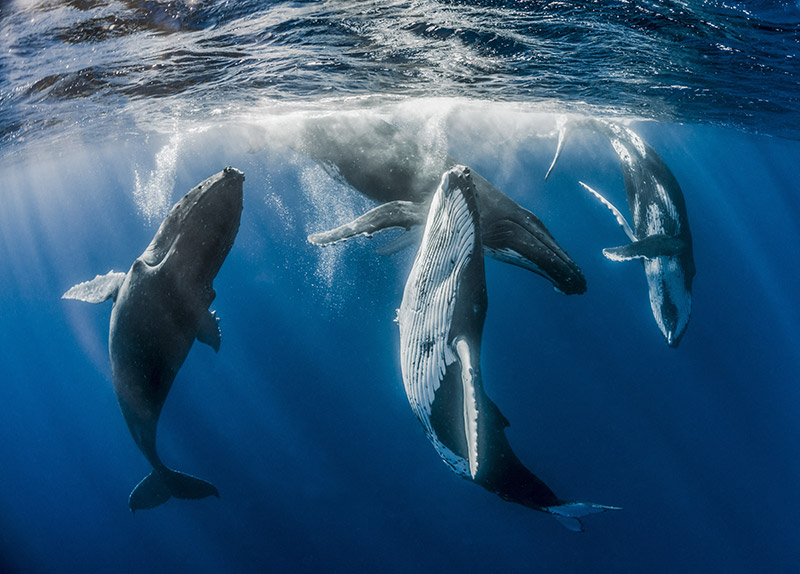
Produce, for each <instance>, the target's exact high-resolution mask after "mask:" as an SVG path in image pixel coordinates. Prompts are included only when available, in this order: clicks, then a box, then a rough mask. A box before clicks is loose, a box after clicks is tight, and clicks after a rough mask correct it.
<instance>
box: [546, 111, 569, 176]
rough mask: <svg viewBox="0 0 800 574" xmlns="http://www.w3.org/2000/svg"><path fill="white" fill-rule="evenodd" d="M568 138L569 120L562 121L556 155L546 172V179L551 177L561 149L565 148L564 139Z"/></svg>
mask: <svg viewBox="0 0 800 574" xmlns="http://www.w3.org/2000/svg"><path fill="white" fill-rule="evenodd" d="M566 138H567V122H562V124H561V125H560V126H559V128H558V145H556V155H555V156H553V161H552V162H550V167H549V168H547V173H546V174H544V180H545V181H547V178H549V177H550V172H552V171H553V168H554V167H555V166H556V162H557V161H558V158H559V157H560V156H561V150H562V149H564V140H565V139H566Z"/></svg>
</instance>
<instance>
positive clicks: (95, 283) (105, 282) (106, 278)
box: [61, 271, 126, 303]
mask: <svg viewBox="0 0 800 574" xmlns="http://www.w3.org/2000/svg"><path fill="white" fill-rule="evenodd" d="M125 276H126V274H125V273H119V272H116V271H109V272H108V273H106V274H105V275H98V276H97V277H95V278H94V279H92V280H91V281H84V282H83V283H78V284H77V285H74V286H73V287H71V288H70V289H69V290H68V291H67V292H66V293H64V294H63V295H62V296H61V298H62V299H76V300H78V301H85V302H86V303H102V302H103V301H107V300H109V299H116V298H117V293H118V292H119V288H120V287H121V286H122V282H123V281H125Z"/></svg>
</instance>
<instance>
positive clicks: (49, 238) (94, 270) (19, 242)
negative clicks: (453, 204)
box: [0, 0, 800, 573]
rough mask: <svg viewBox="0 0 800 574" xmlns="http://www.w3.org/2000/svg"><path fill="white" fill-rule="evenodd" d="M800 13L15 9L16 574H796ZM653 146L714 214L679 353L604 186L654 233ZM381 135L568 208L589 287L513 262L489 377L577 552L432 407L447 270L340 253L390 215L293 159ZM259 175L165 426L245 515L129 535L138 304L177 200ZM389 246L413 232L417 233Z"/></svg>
mask: <svg viewBox="0 0 800 574" xmlns="http://www.w3.org/2000/svg"><path fill="white" fill-rule="evenodd" d="M799 32H800V7H798V4H797V3H796V2H725V3H723V2H711V1H706V2H696V1H690V2H654V1H653V2H616V1H609V0H604V1H599V2H587V3H578V2H571V1H562V2H543V1H530V2H528V1H523V2H511V1H507V2H488V1H482V2H479V1H474V2H466V1H455V0H452V1H439V2H435V1H432V0H421V1H418V2H412V3H406V2H379V3H376V2H272V3H263V2H236V3H234V2H224V1H205V2H204V1H198V2H190V1H186V2H179V1H171V2H157V1H147V2H145V1H133V0H124V1H122V0H120V1H111V0H109V1H98V2H92V1H87V0H69V1H56V0H41V1H27V2H25V1H16V2H10V3H4V4H3V6H2V8H0V48H1V49H0V82H1V83H0V144H1V145H2V147H0V181H2V182H3V184H2V188H0V189H1V191H0V194H1V195H0V197H2V204H0V205H1V206H2V207H0V301H2V302H3V311H4V321H3V327H2V328H0V359H2V363H1V364H2V368H3V376H2V379H0V381H2V382H1V383H0V461H2V462H1V463H0V571H2V572H15V573H16V572H25V573H27V572H108V571H114V572H140V571H145V570H146V571H150V572H174V571H188V570H192V571H197V572H258V571H275V572H353V571H367V572H370V571H386V572H407V571H409V570H415V571H420V572H434V571H438V572H451V571H452V572H455V571H464V570H471V571H475V572H593V573H595V572H615V573H616V572H630V573H638V572H665V573H672V572H707V571H712V570H713V571H727V572H742V573H752V572H770V573H772V572H796V571H797V569H798V567H800V547H798V544H797V541H798V539H800V527H798V520H797V514H798V512H800V493H798V486H797V485H798V484H800V456H799V455H798V452H797V451H798V449H797V443H798V440H797V438H798V436H800V417H798V416H797V414H798V411H800V387H798V383H799V381H798V375H797V373H798V372H800V369H799V367H800V350H799V349H800V308H799V307H798V304H797V293H798V288H800V271H798V266H797V265H796V263H795V253H794V246H795V245H798V240H800V226H799V225H798V223H797V222H798V220H800V199H798V193H797V192H798V183H797V176H796V172H797V162H798V158H800V107H799V106H798V97H799V95H800V81H799V79H800V65H798V56H799V55H800V50H798V46H799V43H800V33H799ZM565 114H569V115H576V114H579V115H599V116H603V117H611V118H614V119H616V120H617V121H620V122H625V123H626V124H628V125H630V127H631V128H632V129H634V130H635V131H636V132H637V133H638V134H640V135H641V136H642V137H643V138H644V139H645V140H646V141H647V142H648V143H649V144H650V145H651V146H653V148H654V149H655V150H657V151H658V153H659V154H660V155H661V157H662V158H663V159H664V160H665V162H666V163H667V165H668V166H669V167H670V168H671V170H672V171H673V172H674V174H675V177H676V178H677V180H678V182H679V183H680V185H681V188H682V190H683V193H684V196H685V198H686V203H687V208H688V212H689V218H690V221H691V229H692V235H693V241H694V258H695V262H696V266H697V276H696V278H695V281H694V289H693V313H692V319H691V322H690V324H689V327H688V330H687V332H686V335H685V336H684V338H683V340H682V341H681V344H680V346H679V347H678V348H677V349H670V348H668V347H667V346H666V344H665V343H664V340H663V337H662V335H661V333H660V332H659V330H658V328H657V326H656V325H655V322H654V320H653V316H652V313H651V310H650V305H649V302H648V299H647V287H646V282H645V278H644V274H643V273H642V270H641V265H639V264H638V263H636V262H631V263H617V262H612V261H609V260H607V259H606V258H604V257H603V255H602V249H603V248H604V247H610V246H616V245H622V244H623V243H624V242H625V241H626V238H625V236H624V234H623V233H622V232H621V231H620V229H619V227H618V226H617V225H616V223H615V222H614V220H613V219H612V217H610V215H609V213H608V212H607V210H606V209H605V207H603V206H602V205H601V204H600V203H599V202H597V201H596V200H595V199H594V198H592V197H591V196H590V195H588V194H587V193H586V192H585V191H584V190H583V189H582V188H581V187H580V186H579V185H578V181H579V180H580V181H584V182H586V183H588V184H590V185H591V186H592V187H594V188H596V189H598V190H602V191H603V192H604V193H605V195H606V196H607V197H608V198H609V199H611V200H612V201H614V202H615V203H617V204H618V205H620V206H623V205H624V203H625V195H624V188H623V182H622V175H621V172H620V169H619V165H618V161H617V157H616V155H615V154H614V152H613V149H612V148H611V146H610V145H609V143H608V141H607V140H605V139H604V138H603V137H601V136H599V135H596V134H592V133H590V132H585V133H583V132H581V133H576V134H575V136H574V138H573V139H571V140H570V142H568V144H567V145H566V146H565V148H564V152H563V155H562V157H561V159H560V160H559V166H558V169H556V171H555V172H554V173H553V175H552V176H551V177H550V179H549V180H548V181H547V182H545V180H544V174H545V172H546V171H547V168H548V166H549V164H550V161H551V160H552V158H553V154H554V152H555V148H556V142H557V128H558V125H559V122H560V121H561V120H562V118H563V116H564V115H565ZM330 115H332V116H343V117H344V116H347V117H363V116H366V117H371V118H377V119H381V120H384V121H387V122H389V123H391V124H393V125H395V126H398V127H399V128H401V129H402V130H404V132H407V133H412V134H414V135H415V137H417V138H418V139H419V140H420V141H421V142H424V143H426V144H432V145H435V146H438V147H439V148H442V149H446V150H447V151H448V153H450V154H451V155H452V156H453V157H454V158H456V159H458V160H459V161H460V162H462V163H465V164H467V165H469V166H470V167H471V168H473V169H474V170H475V171H476V172H478V173H480V174H481V175H483V176H484V177H485V178H486V179H488V180H489V181H491V182H492V183H493V184H494V185H495V186H497V187H498V188H499V189H501V190H502V191H503V192H504V193H506V194H508V195H509V196H510V197H512V198H513V199H515V200H516V201H517V202H518V203H520V204H521V205H523V206H525V207H526V208H528V209H530V210H531V211H533V212H534V213H536V214H537V215H538V216H539V217H540V218H541V219H542V221H543V222H544V223H545V224H546V225H547V227H548V229H549V230H550V232H551V233H552V234H553V236H554V237H555V238H556V239H557V240H558V242H559V243H560V244H561V245H562V246H563V247H564V248H565V249H566V250H567V252H568V253H569V254H570V256H571V257H572V258H573V259H574V260H575V261H576V262H577V263H578V264H579V265H580V266H581V269H582V271H583V273H584V274H585V276H586V278H587V284H588V289H587V291H586V293H584V294H582V295H571V296H565V295H562V294H560V293H557V292H555V291H554V290H553V288H552V286H551V285H550V284H549V283H548V282H546V281H544V280H543V279H542V278H540V277H538V276H536V275H535V274H533V273H530V272H528V271H525V270H523V269H520V268H516V267H512V266H509V265H506V264H503V263H500V262H497V261H494V260H490V259H487V261H486V282H487V290H488V295H489V309H488V314H487V319H486V326H485V329H484V333H483V351H482V364H481V368H482V372H483V380H484V384H485V387H486V391H487V393H488V394H489V395H490V396H491V398H492V400H493V401H494V402H495V403H497V405H498V406H499V407H500V409H501V410H502V412H503V414H504V415H505V416H506V418H508V420H509V421H510V422H511V426H510V427H509V429H508V430H507V435H508V438H509V442H510V443H511V445H512V447H513V448H514V450H515V452H516V453H517V455H518V456H519V458H520V459H521V460H522V461H523V462H524V463H525V464H526V465H527V466H528V467H529V468H530V469H531V470H532V471H533V472H535V473H536V474H537V475H538V476H539V477H540V478H542V479H543V480H544V481H545V482H546V483H547V484H548V485H549V486H550V487H551V488H553V490H555V491H556V493H557V494H558V495H559V496H561V497H563V498H565V499H570V500H572V499H574V500H586V501H592V502H597V503H602V504H609V505H615V506H620V507H622V508H623V510H622V511H619V512H609V513H604V514H600V515H597V516H590V517H588V518H586V519H585V521H584V522H585V527H586V531H585V532H583V533H580V534H576V533H573V532H569V531H567V530H566V529H564V528H562V527H561V526H560V525H559V524H558V523H557V522H556V521H555V520H553V519H552V518H550V517H548V516H546V515H545V514H542V513H538V512H534V511H532V510H530V509H527V508H524V507H522V506H519V505H514V504H509V503H506V502H503V501H502V500H500V499H499V498H498V497H497V496H494V495H493V494H491V493H488V492H486V491H485V490H483V489H482V488H479V487H478V486H476V485H473V484H470V483H469V482H467V481H465V480H462V479H460V478H459V477H457V476H456V475H455V474H453V473H452V472H451V471H450V470H449V469H448V468H447V467H446V466H445V465H444V464H443V463H442V462H441V460H440V458H439V456H438V455H437V454H436V452H435V450H434V449H433V448H432V446H431V444H430V443H429V441H428V440H427V438H426V437H425V435H424V433H423V432H421V430H422V429H421V427H420V425H419V423H418V422H417V421H416V420H415V418H414V415H413V413H412V411H411V409H410V408H409V405H408V400H407V398H406V395H405V392H404V389H403V382H402V379H401V375H400V363H399V349H398V345H399V335H398V329H397V325H396V323H395V322H394V319H395V313H396V309H397V308H398V307H399V304H400V300H401V298H402V294H403V287H404V284H405V280H406V278H407V276H408V273H409V269H410V267H411V264H412V261H413V257H414V249H413V248H411V249H407V250H405V251H401V252H399V253H396V254H394V255H390V256H380V255H377V254H375V252H374V249H375V247H376V246H377V245H381V244H383V243H385V241H386V240H385V239H383V238H380V237H377V236H376V237H375V238H373V239H366V238H359V239H354V240H351V241H349V242H346V243H342V244H337V245H333V246H330V247H326V248H320V247H316V246H314V245H312V244H310V243H309V242H308V241H307V239H306V237H307V235H308V234H309V233H312V232H316V231H320V230H324V229H328V228H331V227H334V226H336V225H339V224H341V223H344V222H346V221H349V220H350V219H353V218H354V217H356V216H358V215H360V214H361V213H363V212H364V211H366V210H367V209H369V208H370V207H372V206H373V205H374V204H373V203H372V202H371V201H370V200H368V199H366V198H365V197H363V196H362V195H360V194H358V193H357V192H356V191H354V190H353V189H352V188H350V187H348V186H347V185H346V184H344V183H343V182H341V181H339V180H337V179H336V178H334V177H331V175H330V174H329V173H328V172H327V171H326V170H325V169H323V168H322V167H321V166H320V165H319V164H317V163H316V162H315V161H314V160H313V159H311V158H309V157H307V156H305V155H303V154H302V153H298V152H297V151H294V150H293V149H291V148H289V147H286V146H284V145H282V144H281V143H279V142H281V141H284V140H285V139H286V136H287V134H293V133H296V132H297V131H298V130H300V129H301V128H302V127H303V126H304V125H306V124H307V122H309V121H313V120H314V119H315V118H319V117H323V116H330ZM226 165H233V166H235V167H237V168H238V169H240V170H242V171H243V172H244V173H245V176H246V181H245V184H244V193H245V206H244V211H243V214H242V223H241V228H240V231H239V234H238V237H237V238H236V242H235V244H234V246H233V249H232V250H231V252H230V254H229V256H228V258H227V260H226V261H225V263H224V265H223V266H222V269H221V271H220V273H219V275H218V276H217V278H216V280H215V283H214V285H215V289H216V291H217V297H216V300H215V301H214V304H213V306H212V308H213V309H216V311H217V312H218V314H219V316H220V317H221V330H222V337H223V339H222V346H221V349H220V352H219V353H218V354H215V353H214V352H213V351H212V350H211V349H210V348H209V347H207V346H205V345H200V344H196V345H195V346H194V347H193V349H192V351H191V352H190V354H189V356H188V358H187V360H186V362H185V364H184V365H183V367H182V369H181V371H180V372H179V374H178V376H177V379H176V381H175V385H174V387H173V388H172V390H171V392H170V395H169V397H168V399H167V402H166V405H165V408H164V411H163V413H162V416H161V420H160V424H159V435H158V437H159V441H158V446H159V452H160V453H161V455H162V458H163V459H164V460H165V462H167V464H168V465H169V466H170V467H173V468H176V469H179V470H182V471H185V472H190V473H192V474H195V475H198V476H200V477H202V478H204V479H206V480H209V481H211V482H213V483H214V484H215V485H216V486H217V487H218V488H219V491H220V499H219V500H217V499H214V498H211V499H204V500H199V501H187V500H170V501H169V502H167V503H166V504H164V505H163V506H160V507H158V508H155V509H152V510H145V511H138V512H137V513H136V514H135V515H131V513H130V511H129V510H128V506H127V497H128V494H129V492H130V490H131V489H132V488H133V487H134V486H135V485H136V483H137V482H138V481H139V480H140V479H141V478H142V477H143V476H145V474H147V472H149V470H150V468H149V465H148V464H147V462H146V461H145V459H144V458H143V457H142V455H141V453H140V452H139V451H138V449H137V448H136V445H135V444H134V442H133V441H132V439H131V436H130V433H129V431H128V428H127V426H126V425H125V422H124V420H123V418H122V416H121V414H120V411H119V407H118V405H117V400H116V397H115V395H114V392H113V388H112V385H111V374H110V367H109V360H108V343H107V341H108V328H109V314H110V307H111V305H110V303H105V304H102V305H87V304H84V303H79V302H75V301H64V300H62V299H60V297H61V294H62V293H64V291H66V290H67V289H68V288H69V287H70V286H72V285H74V284H76V283H78V282H80V281H84V280H87V279H91V278H92V277H94V276H95V275H97V274H101V273H105V272H107V271H108V270H109V269H115V270H118V271H125V270H127V268H128V267H129V266H130V264H131V262H132V261H133V259H134V258H136V257H137V256H138V255H139V254H140V253H141V252H142V251H143V250H144V248H145V247H146V246H147V244H148V243H149V241H150V240H151V238H152V236H153V234H154V233H155V230H156V229H157V228H158V225H159V223H160V221H161V220H162V218H163V217H164V216H165V215H166V213H167V212H168V210H169V209H170V207H171V206H172V204H173V203H174V202H175V201H177V200H178V199H179V198H180V197H181V196H182V195H183V194H184V193H185V192H186V191H188V190H189V189H190V188H191V187H193V186H194V185H196V184H197V183H198V182H200V181H201V180H202V179H204V178H206V177H208V176H210V175H211V174H213V173H215V172H217V171H219V170H221V169H222V168H223V167H225V166H226ZM388 234H393V233H392V232H388Z"/></svg>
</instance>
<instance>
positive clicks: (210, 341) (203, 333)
mask: <svg viewBox="0 0 800 574" xmlns="http://www.w3.org/2000/svg"><path fill="white" fill-rule="evenodd" d="M197 340H198V341H200V342H201V343H205V344H206V345H208V346H209V347H211V348H212V349H214V351H216V352H217V353H218V352H219V344H220V342H221V341H222V334H221V333H220V330H219V318H218V317H217V312H216V311H207V312H206V313H205V315H203V317H202V318H201V319H200V323H199V324H198V325H197Z"/></svg>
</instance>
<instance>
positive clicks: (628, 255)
mask: <svg viewBox="0 0 800 574" xmlns="http://www.w3.org/2000/svg"><path fill="white" fill-rule="evenodd" d="M685 249H686V242H685V241H684V240H683V239H681V238H680V237H675V236H674V235H648V236H647V237H645V238H644V239H641V240H639V241H634V242H633V243H629V244H628V245H623V246H621V247H608V248H606V249H603V255H605V256H606V258H607V259H610V260H611V261H630V260H632V259H654V258H656V257H673V256H675V255H678V254H680V253H681V252H683V251H684V250H685Z"/></svg>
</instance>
